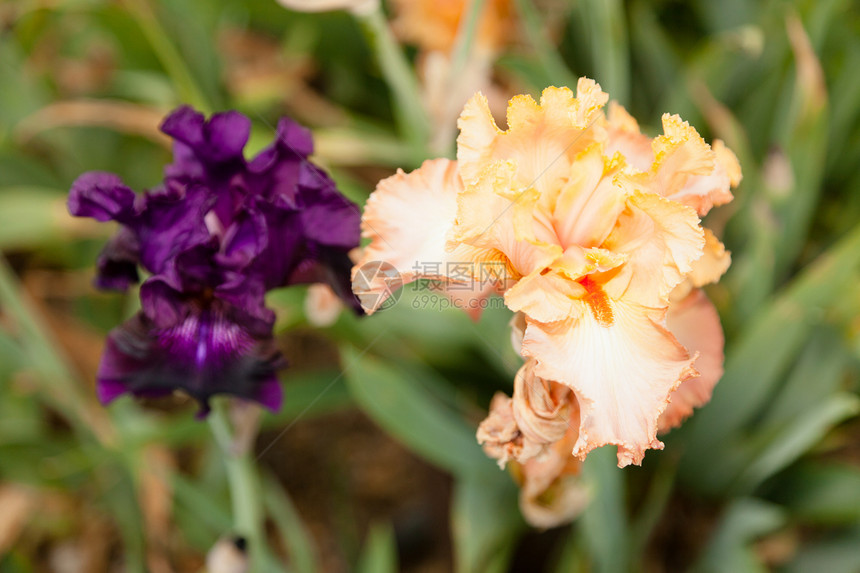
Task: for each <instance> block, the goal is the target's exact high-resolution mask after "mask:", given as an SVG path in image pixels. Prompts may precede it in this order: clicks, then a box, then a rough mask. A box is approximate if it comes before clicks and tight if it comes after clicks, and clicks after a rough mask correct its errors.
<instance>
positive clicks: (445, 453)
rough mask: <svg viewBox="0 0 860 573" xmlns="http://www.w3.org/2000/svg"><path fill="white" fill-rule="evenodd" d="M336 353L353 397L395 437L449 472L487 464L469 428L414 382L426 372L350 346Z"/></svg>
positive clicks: (481, 469) (483, 469) (478, 470)
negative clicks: (398, 365) (396, 363)
mask: <svg viewBox="0 0 860 573" xmlns="http://www.w3.org/2000/svg"><path fill="white" fill-rule="evenodd" d="M341 354H342V356H343V363H344V366H343V367H344V372H345V377H346V381H347V385H348V386H349V389H350V392H351V393H352V395H353V397H354V398H355V401H356V402H357V403H358V405H359V406H360V407H361V409H362V410H364V412H365V413H366V414H368V415H369V416H370V417H371V418H372V419H373V420H374V421H375V422H376V423H378V424H379V425H380V426H382V428H383V429H385V430H386V431H387V432H389V433H390V434H391V435H392V436H393V437H394V438H395V439H397V440H399V441H401V442H402V443H404V444H405V445H406V446H407V447H409V448H410V449H412V450H413V451H414V452H415V453H417V454H419V455H420V456H422V457H424V458H425V459H427V460H428V461H429V462H431V463H433V464H435V465H437V466H439V467H441V468H444V469H445V470H447V471H449V472H451V473H454V474H459V475H470V474H471V475H474V474H486V473H488V471H492V470H493V464H492V462H491V461H490V460H489V459H488V458H487V456H486V455H485V454H484V452H483V451H482V450H481V448H480V447H479V446H478V443H477V441H476V439H475V429H474V428H473V427H471V426H470V425H468V424H467V423H466V422H465V421H463V420H462V419H460V418H459V417H458V416H457V415H456V414H455V413H454V412H453V411H451V410H450V409H448V408H447V407H445V406H444V405H443V404H441V403H440V402H439V401H438V400H437V399H436V398H435V397H434V396H433V395H432V394H431V393H430V392H428V391H427V390H426V389H425V388H423V387H422V386H421V385H420V384H419V382H418V380H420V379H421V378H424V377H428V376H431V374H430V373H429V372H421V373H420V374H416V373H413V372H410V371H405V370H403V369H400V368H398V367H395V366H393V365H390V364H386V363H384V362H382V361H381V360H379V359H378V358H374V357H372V356H369V355H368V354H366V353H360V352H358V351H357V350H355V349H353V348H351V347H343V348H342V349H341ZM415 367H416V368H417V365H416V366H415Z"/></svg>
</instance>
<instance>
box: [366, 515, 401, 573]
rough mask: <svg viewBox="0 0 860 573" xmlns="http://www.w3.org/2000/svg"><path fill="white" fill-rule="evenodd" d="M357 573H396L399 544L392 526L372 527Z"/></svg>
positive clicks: (378, 525) (380, 525)
mask: <svg viewBox="0 0 860 573" xmlns="http://www.w3.org/2000/svg"><path fill="white" fill-rule="evenodd" d="M356 571H357V572H358V573H396V571H397V543H396V542H395V539H394V530H393V529H392V528H391V525H389V524H384V525H383V524H374V525H372V526H371V527H370V532H369V533H368V535H367V540H366V541H365V542H364V549H363V550H362V552H361V556H360V557H359V559H358V567H357V568H356Z"/></svg>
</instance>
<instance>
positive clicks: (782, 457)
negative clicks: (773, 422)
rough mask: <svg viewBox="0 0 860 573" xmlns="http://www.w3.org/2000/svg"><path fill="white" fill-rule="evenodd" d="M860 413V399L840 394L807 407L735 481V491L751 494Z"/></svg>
mask: <svg viewBox="0 0 860 573" xmlns="http://www.w3.org/2000/svg"><path fill="white" fill-rule="evenodd" d="M857 412H860V398H858V397H857V396H854V395H852V394H845V393H840V394H836V395H834V396H831V397H830V398H828V399H827V400H825V401H823V402H821V403H819V404H814V405H810V407H809V410H808V411H807V412H805V413H804V414H803V415H800V416H798V417H797V419H795V420H794V421H792V422H789V423H787V424H786V426H785V428H783V430H782V431H781V432H780V433H779V434H777V435H776V436H775V437H774V439H773V440H772V441H771V442H770V444H769V445H768V446H767V447H766V448H765V449H763V450H762V451H761V452H760V453H759V454H758V455H757V456H756V458H755V460H754V461H753V462H752V463H751V464H750V465H749V466H748V467H747V468H746V470H745V471H744V472H743V473H742V474H741V476H740V477H739V478H738V486H737V489H738V490H739V491H742V492H750V491H752V490H753V489H754V488H755V487H756V486H757V485H758V484H760V483H761V482H762V481H764V480H765V479H767V478H768V477H770V476H772V475H773V474H775V473H776V472H777V471H779V470H781V469H783V468H785V467H786V466H787V465H788V464H790V463H791V462H793V461H795V460H796V459H797V458H799V457H800V456H801V455H803V453H804V452H805V451H807V450H808V449H809V448H811V447H812V446H813V445H815V444H816V443H817V442H818V441H819V440H821V438H822V437H824V435H825V434H826V433H827V431H829V430H830V429H831V428H832V427H833V426H834V425H836V424H838V423H839V422H841V421H843V420H845V419H846V418H848V417H850V416H853V415H855V414H857Z"/></svg>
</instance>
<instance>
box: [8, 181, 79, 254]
mask: <svg viewBox="0 0 860 573" xmlns="http://www.w3.org/2000/svg"><path fill="white" fill-rule="evenodd" d="M64 220H70V216H69V215H68V213H67V212H66V195H65V193H63V192H58V191H57V190H55V189H46V188H42V187H6V188H4V189H0V249H4V250H10V249H20V248H32V247H34V246H37V245H39V244H41V243H45V242H47V241H50V240H56V239H58V238H59V237H60V236H62V235H63V227H62V224H63V222H64Z"/></svg>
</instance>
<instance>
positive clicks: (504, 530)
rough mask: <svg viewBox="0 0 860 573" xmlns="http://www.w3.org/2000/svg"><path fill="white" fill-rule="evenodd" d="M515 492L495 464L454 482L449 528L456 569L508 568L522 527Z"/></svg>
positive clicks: (467, 572) (463, 572)
mask: <svg viewBox="0 0 860 573" xmlns="http://www.w3.org/2000/svg"><path fill="white" fill-rule="evenodd" d="M517 496H518V488H517V486H516V484H514V482H513V480H512V479H511V477H510V476H509V475H508V474H507V473H506V472H504V471H502V470H499V469H498V468H496V471H495V472H494V473H491V474H489V475H487V476H486V477H478V476H469V477H466V478H464V479H459V480H457V481H456V482H455V484H454V500H453V507H452V508H451V529H452V530H453V532H454V558H455V563H456V570H457V572H458V573H491V572H500V573H501V572H503V571H507V570H508V569H507V562H508V560H509V559H510V557H511V555H512V554H513V549H514V547H515V546H516V543H515V541H516V539H517V537H518V536H519V534H520V533H521V532H522V531H523V530H524V529H525V522H524V521H523V518H522V516H521V515H520V510H519V505H518V503H517Z"/></svg>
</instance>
